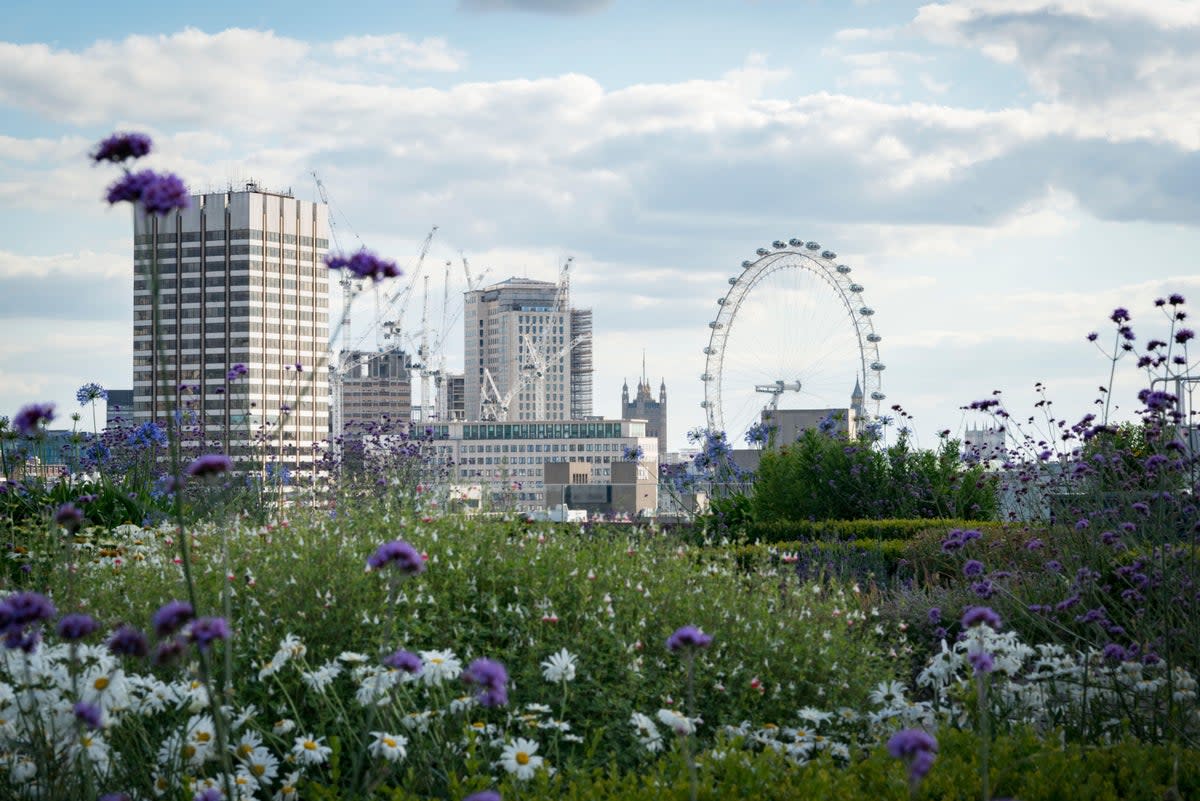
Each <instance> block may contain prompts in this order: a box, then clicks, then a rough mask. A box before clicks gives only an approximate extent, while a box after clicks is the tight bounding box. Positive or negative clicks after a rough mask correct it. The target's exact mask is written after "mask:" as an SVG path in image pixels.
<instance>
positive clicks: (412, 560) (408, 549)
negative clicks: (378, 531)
mask: <svg viewBox="0 0 1200 801" xmlns="http://www.w3.org/2000/svg"><path fill="white" fill-rule="evenodd" d="M388 565H395V566H396V570H397V571H398V572H400V573H401V574H403V575H405V576H415V575H417V574H418V573H422V572H424V570H425V560H424V559H422V558H421V554H419V553H417V549H416V548H414V547H412V546H411V545H409V544H408V543H407V542H405V541H404V540H392V541H391V542H385V543H384V544H383V545H380V546H379V547H378V548H376V549H375V553H373V554H371V556H370V558H369V559H367V566H368V567H370V568H371V569H372V570H382V569H383V568H385V567H387V566H388Z"/></svg>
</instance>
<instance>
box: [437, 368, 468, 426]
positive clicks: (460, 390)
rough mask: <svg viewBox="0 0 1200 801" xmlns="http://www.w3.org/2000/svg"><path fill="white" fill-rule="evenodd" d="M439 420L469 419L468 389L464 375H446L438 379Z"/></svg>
mask: <svg viewBox="0 0 1200 801" xmlns="http://www.w3.org/2000/svg"><path fill="white" fill-rule="evenodd" d="M437 404H438V405H437V414H438V418H437V419H438V420H443V421H450V420H466V419H467V387H466V376H465V375H464V374H463V373H446V374H445V375H443V376H441V377H440V378H439V379H438V387H437Z"/></svg>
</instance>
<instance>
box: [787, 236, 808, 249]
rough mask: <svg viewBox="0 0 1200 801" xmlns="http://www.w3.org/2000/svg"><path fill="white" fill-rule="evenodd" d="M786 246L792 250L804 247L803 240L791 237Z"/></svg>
mask: <svg viewBox="0 0 1200 801" xmlns="http://www.w3.org/2000/svg"><path fill="white" fill-rule="evenodd" d="M788 244H789V245H791V246H792V247H794V248H802V247H804V240H801V239H797V238H796V237H792V238H791V239H789V240H788Z"/></svg>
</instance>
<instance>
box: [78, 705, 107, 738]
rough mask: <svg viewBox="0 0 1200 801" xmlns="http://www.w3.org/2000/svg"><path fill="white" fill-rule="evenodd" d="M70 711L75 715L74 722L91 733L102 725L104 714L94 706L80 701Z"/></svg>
mask: <svg viewBox="0 0 1200 801" xmlns="http://www.w3.org/2000/svg"><path fill="white" fill-rule="evenodd" d="M71 711H72V712H74V713H75V719H76V720H78V721H79V722H80V723H82V724H83V725H84V726H86V727H87V728H89V729H91V730H92V731H95V730H96V729H99V728H100V727H101V726H103V725H104V713H103V712H101V711H100V707H98V706H96V705H95V704H89V703H88V702H87V701H80V702H78V703H77V704H75V706H73V707H72V708H71Z"/></svg>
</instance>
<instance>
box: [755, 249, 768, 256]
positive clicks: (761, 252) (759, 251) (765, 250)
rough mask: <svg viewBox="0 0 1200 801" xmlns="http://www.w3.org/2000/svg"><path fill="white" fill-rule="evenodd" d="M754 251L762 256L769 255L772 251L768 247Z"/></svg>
mask: <svg viewBox="0 0 1200 801" xmlns="http://www.w3.org/2000/svg"><path fill="white" fill-rule="evenodd" d="M754 252H755V253H757V254H758V255H760V256H765V255H767V254H768V253H770V252H771V251H769V250H767V249H766V248H759V249H758V250H756V251H754Z"/></svg>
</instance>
